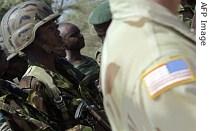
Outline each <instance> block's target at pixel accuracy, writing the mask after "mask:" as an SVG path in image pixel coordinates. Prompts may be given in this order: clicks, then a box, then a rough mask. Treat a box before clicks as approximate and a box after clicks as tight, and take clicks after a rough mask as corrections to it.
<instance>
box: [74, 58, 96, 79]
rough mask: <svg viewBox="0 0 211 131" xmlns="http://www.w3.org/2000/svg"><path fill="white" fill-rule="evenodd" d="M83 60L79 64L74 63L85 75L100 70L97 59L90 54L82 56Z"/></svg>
mask: <svg viewBox="0 0 211 131" xmlns="http://www.w3.org/2000/svg"><path fill="white" fill-rule="evenodd" d="M82 57H83V58H82V60H81V61H80V63H78V64H74V63H72V64H73V66H74V67H75V68H76V69H78V70H79V71H80V72H81V73H83V74H84V75H89V74H92V73H94V72H99V66H98V64H97V63H96V61H95V60H93V59H92V58H91V57H88V56H82Z"/></svg>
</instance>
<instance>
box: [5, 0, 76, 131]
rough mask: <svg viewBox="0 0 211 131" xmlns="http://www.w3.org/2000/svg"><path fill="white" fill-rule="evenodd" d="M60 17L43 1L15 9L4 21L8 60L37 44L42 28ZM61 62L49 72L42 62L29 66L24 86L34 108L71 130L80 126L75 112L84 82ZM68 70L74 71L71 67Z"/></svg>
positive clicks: (22, 83)
mask: <svg viewBox="0 0 211 131" xmlns="http://www.w3.org/2000/svg"><path fill="white" fill-rule="evenodd" d="M17 14H19V15H17ZM11 16H14V17H11ZM58 17H59V15H58V14H54V13H53V12H52V10H51V9H50V8H49V7H48V6H47V5H46V4H45V3H43V2H41V1H26V2H23V3H21V4H18V5H16V6H15V7H13V8H11V9H10V10H9V11H8V12H7V13H6V14H5V15H4V17H3V19H2V22H1V31H2V35H3V38H4V45H5V47H6V49H7V52H8V56H7V59H8V60H10V59H11V58H13V57H14V56H16V55H18V54H20V53H21V51H22V50H23V49H24V48H26V47H27V46H29V45H30V44H31V43H32V42H33V41H34V39H35V34H36V31H37V29H38V28H39V27H41V26H43V25H44V24H45V23H47V22H49V21H52V20H55V19H57V18H58ZM8 21H9V22H8ZM12 25H15V26H12ZM8 29H9V30H8ZM43 48H44V47H43ZM60 62H61V61H56V63H55V66H56V67H59V68H57V69H56V70H57V71H56V72H53V71H51V70H48V69H46V68H45V67H43V66H42V65H40V64H39V63H36V62H31V63H29V68H28V70H27V71H26V73H25V75H24V77H23V78H22V80H21V83H20V85H21V86H22V87H21V88H23V89H24V90H26V91H28V94H29V97H28V98H27V100H28V102H29V103H30V104H31V105H33V106H34V107H36V108H37V109H38V110H39V111H42V112H44V113H47V114H48V115H49V116H50V117H51V119H52V120H55V121H56V122H57V123H58V124H59V126H60V127H61V128H62V129H68V128H71V127H73V126H74V125H76V124H78V123H79V121H77V120H75V119H74V113H75V110H76V108H77V105H78V98H80V94H79V92H78V84H79V82H78V81H80V80H77V81H76V79H77V78H78V77H77V78H76V77H74V75H76V74H77V73H76V72H75V70H74V69H71V70H66V69H65V68H62V67H64V66H63V65H65V64H61V63H60ZM65 67H68V66H66V65H65ZM68 68H69V69H70V66H69V67H68ZM72 73H73V74H72ZM77 75H78V74H77Z"/></svg>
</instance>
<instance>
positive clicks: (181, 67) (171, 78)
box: [142, 59, 195, 99]
mask: <svg viewBox="0 0 211 131" xmlns="http://www.w3.org/2000/svg"><path fill="white" fill-rule="evenodd" d="M143 76H144V77H142V80H143V82H144V84H145V86H146V87H147V88H148V91H149V95H150V96H151V98H153V99H154V98H156V97H158V96H160V95H161V94H162V93H164V92H166V91H168V90H169V89H171V88H173V87H176V86H179V85H182V84H186V83H190V82H193V81H195V77H194V74H193V72H192V71H191V69H190V67H189V66H188V64H187V62H186V61H185V60H183V59H175V60H170V61H168V62H166V63H162V64H160V65H158V66H157V67H155V68H153V69H152V70H150V71H148V72H146V73H145V74H144V75H143Z"/></svg>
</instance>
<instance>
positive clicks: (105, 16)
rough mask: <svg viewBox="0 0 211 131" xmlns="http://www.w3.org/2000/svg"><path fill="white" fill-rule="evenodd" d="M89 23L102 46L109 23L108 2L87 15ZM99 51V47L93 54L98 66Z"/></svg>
mask: <svg viewBox="0 0 211 131" xmlns="http://www.w3.org/2000/svg"><path fill="white" fill-rule="evenodd" d="M89 23H90V24H92V25H93V26H94V29H95V31H96V33H97V35H98V37H99V38H100V39H101V41H102V44H103V42H104V39H105V35H106V31H107V29H108V27H109V25H110V23H111V11H110V7H109V2H108V1H105V2H102V3H101V4H100V5H98V6H97V7H96V8H95V9H94V10H93V11H92V12H91V14H90V15H89ZM101 50H102V49H101V47H100V48H99V49H98V50H97V51H96V53H95V58H96V61H97V62H98V64H100V58H101Z"/></svg>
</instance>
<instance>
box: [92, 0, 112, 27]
mask: <svg viewBox="0 0 211 131" xmlns="http://www.w3.org/2000/svg"><path fill="white" fill-rule="evenodd" d="M109 20H111V11H110V6H109V2H108V1H107V0H106V1H104V2H102V3H101V4H100V5H98V6H97V7H96V8H95V9H94V10H93V11H92V12H91V14H90V15H89V23H90V24H93V25H97V24H102V23H105V22H108V21H109Z"/></svg>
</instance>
